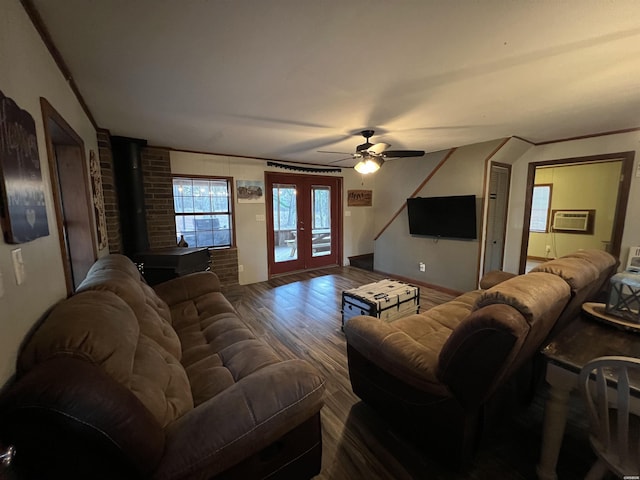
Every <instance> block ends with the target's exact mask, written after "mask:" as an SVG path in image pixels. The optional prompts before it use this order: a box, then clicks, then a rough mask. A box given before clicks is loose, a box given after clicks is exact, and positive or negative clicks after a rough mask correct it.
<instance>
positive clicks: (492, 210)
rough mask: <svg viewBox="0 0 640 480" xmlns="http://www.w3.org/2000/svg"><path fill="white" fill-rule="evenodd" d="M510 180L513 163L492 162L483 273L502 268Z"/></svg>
mask: <svg viewBox="0 0 640 480" xmlns="http://www.w3.org/2000/svg"><path fill="white" fill-rule="evenodd" d="M510 181H511V165H506V164H502V163H498V162H491V169H490V175H489V195H488V197H489V205H488V211H487V237H486V239H485V244H484V268H483V274H484V273H487V272H490V271H492V270H502V266H503V265H502V264H503V258H504V242H505V237H506V234H507V207H508V204H509V184H510Z"/></svg>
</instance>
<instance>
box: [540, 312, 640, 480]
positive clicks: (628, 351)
mask: <svg viewBox="0 0 640 480" xmlns="http://www.w3.org/2000/svg"><path fill="white" fill-rule="evenodd" d="M542 354H543V355H544V357H545V359H546V361H547V374H546V380H547V383H549V386H550V389H549V398H548V400H547V403H546V405H545V415H544V425H543V432H542V447H541V453H540V462H539V463H538V468H537V472H538V478H539V479H540V480H556V479H557V475H556V465H557V463H558V455H559V453H560V447H561V445H562V437H563V436H564V429H565V426H566V422H567V410H568V404H569V398H570V396H571V392H572V391H573V390H575V389H577V388H578V375H579V373H580V370H582V367H583V366H584V365H586V364H587V363H588V362H589V361H590V360H593V359H594V358H597V357H602V356H605V355H622V356H627V357H640V335H638V334H637V333H632V332H628V331H625V330H620V329H618V328H616V327H614V326H611V325H606V324H604V323H601V322H600V321H598V320H595V319H593V318H591V317H589V316H587V315H586V314H584V313H583V314H582V315H579V316H578V317H577V318H576V319H575V320H574V321H573V322H571V323H570V324H569V325H567V327H566V328H565V329H564V330H562V331H561V332H560V333H559V334H558V335H557V336H556V338H555V339H554V340H553V341H552V342H551V343H549V344H548V345H547V346H546V347H544V348H543V350H542Z"/></svg>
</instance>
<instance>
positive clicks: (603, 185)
mask: <svg viewBox="0 0 640 480" xmlns="http://www.w3.org/2000/svg"><path fill="white" fill-rule="evenodd" d="M634 156H635V152H622V153H613V154H605V155H593V156H589V157H578V158H565V159H558V160H550V161H545V162H534V163H531V164H529V172H528V176H527V193H526V199H525V211H524V213H525V214H524V225H523V235H522V244H521V248H520V265H519V272H520V273H524V272H525V271H526V268H527V255H528V253H529V250H530V249H529V246H530V244H531V243H532V242H534V241H535V240H532V234H533V235H535V234H536V233H547V234H550V233H553V236H554V237H555V235H556V233H555V232H554V229H553V225H552V222H553V219H552V218H551V217H552V216H553V214H554V211H555V209H552V208H551V203H550V202H549V206H548V211H549V215H548V219H547V224H546V227H545V232H537V231H536V228H533V229H532V227H531V225H532V222H531V219H532V212H533V211H534V189H535V187H536V186H538V187H540V186H541V185H543V184H544V185H549V182H548V179H542V175H540V172H541V171H542V170H543V169H550V168H564V167H568V168H569V169H571V168H572V167H579V166H586V165H589V164H593V165H602V164H612V165H617V166H616V167H615V169H614V170H613V171H614V172H616V174H615V176H614V177H613V179H612V180H611V181H610V182H605V181H599V179H598V181H596V182H594V183H593V184H591V185H587V184H586V182H585V181H584V180H583V179H582V178H580V176H578V175H575V176H573V179H572V180H571V181H568V182H565V183H567V184H571V188H573V189H575V190H574V191H575V192H576V194H575V195H568V197H569V198H571V204H569V202H566V205H565V204H563V205H556V208H558V209H561V210H569V211H573V210H583V211H591V209H592V208H595V207H592V206H591V205H590V202H592V201H594V200H595V199H598V198H602V197H603V196H612V197H613V199H612V202H611V205H612V208H600V209H595V211H594V212H593V221H594V222H599V221H602V220H603V219H605V217H606V216H607V215H610V218H609V219H607V220H608V223H607V226H606V228H605V229H604V230H601V231H598V225H595V227H593V229H591V228H590V229H589V230H588V231H587V230H585V232H587V233H583V234H580V233H575V232H573V233H569V234H564V235H565V236H567V235H568V236H569V240H568V241H567V242H566V243H565V245H567V247H565V249H564V250H568V249H570V248H573V249H574V250H577V249H578V248H599V249H601V250H606V251H608V252H609V253H611V254H612V255H613V256H614V257H616V258H619V257H620V249H621V247H622V234H623V231H624V221H625V217H626V213H627V202H628V198H629V190H630V188H631V177H632V173H633V160H634ZM575 172H578V170H577V169H576V170H575ZM617 172H619V173H617ZM536 178H537V179H538V180H536ZM600 178H601V179H603V178H604V177H602V176H601V177H600ZM538 181H539V182H541V183H538V185H536V183H537V182H538ZM554 183H555V182H552V183H551V184H552V185H553V184H554ZM585 192H586V197H585V198H586V200H582V201H578V199H579V195H578V193H583V194H584V193H585ZM550 196H551V197H554V198H557V197H558V196H559V191H558V190H557V189H556V188H555V186H554V187H553V189H552V192H551V193H550ZM565 197H567V195H565ZM583 197H584V195H583ZM536 208H537V207H536ZM534 220H535V218H534ZM534 223H535V222H534ZM540 229H542V227H539V228H538V230H540ZM592 231H593V232H595V234H591V232H592ZM580 235H582V237H584V238H581V237H580ZM586 235H590V236H591V237H594V235H596V236H597V238H590V240H592V241H593V242H595V243H593V244H592V245H586V244H585V245H583V244H582V243H581V240H584V239H587V237H586ZM554 237H552V240H551V241H545V242H544V243H543V244H542V245H543V247H542V248H543V249H544V254H543V257H544V258H546V257H547V255H549V258H551V257H555V256H562V255H563V254H566V253H569V252H568V251H560V250H558V249H557V247H556V240H555V238H554ZM571 237H573V239H574V241H571V240H570V239H571Z"/></svg>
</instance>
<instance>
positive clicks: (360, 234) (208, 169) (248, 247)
mask: <svg viewBox="0 0 640 480" xmlns="http://www.w3.org/2000/svg"><path fill="white" fill-rule="evenodd" d="M171 171H172V173H174V174H183V175H212V176H215V175H220V176H225V177H232V178H233V179H234V182H235V181H236V180H263V181H264V172H266V171H280V172H282V171H283V170H279V169H275V168H273V167H267V164H266V162H265V161H263V160H256V159H251V158H237V157H226V156H222V155H207V154H197V153H189V152H180V151H172V152H171ZM323 175H324V174H323ZM327 175H336V176H340V177H342V178H343V205H344V218H343V246H344V249H343V263H345V264H348V261H349V260H348V257H350V256H353V255H360V254H363V253H370V252H373V219H374V217H373V207H348V206H347V198H346V194H347V190H352V189H363V190H374V181H375V176H369V177H361V176H360V175H359V174H357V173H356V172H355V171H354V170H353V169H350V168H346V169H343V170H342V172H340V173H336V174H327ZM373 198H374V202H375V200H376V193H375V191H374V194H373ZM265 207H266V204H265V203H237V202H235V203H234V208H235V220H236V243H237V247H238V264H239V265H242V267H243V271H242V272H239V280H240V284H241V285H246V284H248V283H255V282H261V281H264V280H267V278H268V270H267V267H268V266H267V224H266V221H265V219H266V210H265Z"/></svg>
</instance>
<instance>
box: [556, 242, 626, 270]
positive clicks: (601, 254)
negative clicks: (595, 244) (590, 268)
mask: <svg viewBox="0 0 640 480" xmlns="http://www.w3.org/2000/svg"><path fill="white" fill-rule="evenodd" d="M562 258H582V259H583V260H587V261H588V262H590V263H592V264H593V265H594V266H595V267H596V268H597V269H598V270H599V271H610V270H611V269H612V268H613V266H614V265H616V263H617V262H616V258H615V257H614V256H613V255H611V254H610V253H608V252H605V251H604V250H597V249H595V248H587V249H584V250H577V251H575V252H573V253H570V254H568V255H564V256H563V257H562Z"/></svg>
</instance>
